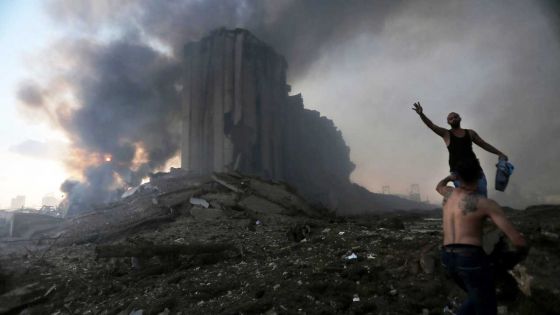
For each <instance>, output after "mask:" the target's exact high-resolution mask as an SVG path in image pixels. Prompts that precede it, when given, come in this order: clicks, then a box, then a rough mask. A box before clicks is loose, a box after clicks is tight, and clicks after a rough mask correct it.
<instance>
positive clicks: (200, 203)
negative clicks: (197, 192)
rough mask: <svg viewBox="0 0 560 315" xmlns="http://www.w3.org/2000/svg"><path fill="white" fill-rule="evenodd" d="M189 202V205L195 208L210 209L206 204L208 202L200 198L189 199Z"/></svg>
mask: <svg viewBox="0 0 560 315" xmlns="http://www.w3.org/2000/svg"><path fill="white" fill-rule="evenodd" d="M189 202H190V203H191V205H195V206H201V207H204V208H208V207H210V204H209V203H208V201H206V200H204V199H202V198H195V197H191V199H190V200H189Z"/></svg>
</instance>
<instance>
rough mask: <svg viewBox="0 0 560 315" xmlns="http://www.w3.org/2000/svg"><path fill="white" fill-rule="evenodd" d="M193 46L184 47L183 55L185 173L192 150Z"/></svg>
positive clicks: (182, 155) (188, 166)
mask: <svg viewBox="0 0 560 315" xmlns="http://www.w3.org/2000/svg"><path fill="white" fill-rule="evenodd" d="M192 50H193V45H192V44H189V45H186V46H185V50H184V54H183V58H184V59H183V91H182V93H183V104H182V109H181V110H182V131H183V136H182V138H181V167H182V168H183V169H185V170H187V171H190V170H191V167H192V165H191V163H192V157H191V155H192V150H191V147H190V146H191V132H190V129H191V124H192V123H191V109H192V100H191V91H192V86H191V84H192V83H191V82H192V77H193V68H192V61H193V53H192Z"/></svg>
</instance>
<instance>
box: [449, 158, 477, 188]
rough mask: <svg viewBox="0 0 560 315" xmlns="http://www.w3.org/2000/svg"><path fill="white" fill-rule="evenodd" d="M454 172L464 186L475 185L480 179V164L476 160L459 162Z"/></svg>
mask: <svg viewBox="0 0 560 315" xmlns="http://www.w3.org/2000/svg"><path fill="white" fill-rule="evenodd" d="M455 171H456V172H457V175H458V176H459V178H460V179H461V181H462V182H464V183H465V184H467V185H468V184H476V183H477V182H478V179H479V177H480V164H479V163H478V160H467V161H460V162H459V163H457V167H456V169H455Z"/></svg>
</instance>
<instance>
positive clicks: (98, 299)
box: [0, 170, 560, 314]
mask: <svg viewBox="0 0 560 315" xmlns="http://www.w3.org/2000/svg"><path fill="white" fill-rule="evenodd" d="M154 179H155V180H154V182H150V183H149V184H150V185H151V186H152V187H157V189H138V191H137V192H136V193H134V194H131V195H129V196H126V197H125V198H122V199H121V200H119V201H117V202H114V203H111V204H108V205H105V206H103V207H99V208H98V209H96V211H94V212H92V213H89V214H85V215H82V216H79V217H74V218H69V219H65V220H64V221H62V222H61V223H59V224H58V225H57V227H56V228H55V229H50V230H48V231H43V232H41V233H38V234H37V233H36V234H34V235H33V237H32V239H30V240H27V241H26V240H24V239H21V238H17V239H16V238H10V237H4V238H1V239H0V301H2V303H0V305H1V306H0V307H1V308H0V313H19V312H23V313H24V314H45V313H50V314H76V313H87V314H140V313H142V314H161V313H164V314H178V313H181V314H201V313H209V314H255V313H265V314H294V313H313V314H315V313H325V314H367V313H373V314H442V313H443V311H444V308H448V309H452V308H453V307H455V306H454V305H455V304H456V301H460V300H461V299H463V298H464V294H463V293H462V292H461V291H460V290H459V289H458V288H457V287H456V286H455V285H454V284H453V283H452V282H451V281H450V280H449V279H446V276H445V274H444V273H443V270H442V268H441V266H440V264H439V256H438V249H439V246H440V244H441V233H440V229H441V221H440V210H434V211H420V210H419V211H393V212H387V213H378V214H375V215H369V216H360V217H340V216H336V215H334V213H333V212H329V211H327V210H325V209H321V208H316V207H313V206H311V205H310V204H309V203H308V202H306V200H305V199H303V198H302V197H301V196H299V195H298V194H297V193H296V192H295V191H294V190H293V189H292V188H291V187H289V186H287V185H286V184H284V183H280V182H274V181H265V180H262V179H259V178H257V177H253V176H247V175H242V174H239V173H215V174H213V175H212V176H209V177H200V176H198V175H192V174H189V173H188V172H182V171H177V170H175V171H172V172H170V173H160V174H158V175H156V176H155V177H154ZM156 182H157V184H156ZM193 200H195V202H194V203H195V204H193ZM201 200H204V201H205V202H206V203H207V204H208V208H205V207H203V206H201V205H200V204H201V203H202V202H201ZM203 204H205V203H203ZM559 210H560V207H558V206H540V207H533V208H528V209H526V210H523V211H520V210H508V211H507V212H508V215H509V216H510V217H512V219H513V221H514V222H515V224H516V225H518V226H519V227H520V229H521V230H522V231H523V232H524V233H525V234H526V236H527V237H528V239H529V240H530V241H531V244H532V249H531V251H530V253H529V256H528V257H527V259H526V260H525V261H523V262H522V263H521V264H519V265H517V266H516V267H515V268H514V269H513V271H512V272H511V273H509V274H508V275H509V278H507V279H502V280H501V281H502V282H500V285H499V286H498V288H499V290H498V293H499V295H498V296H499V299H500V300H499V301H500V302H499V304H500V310H501V312H506V313H507V314H554V313H555V312H556V311H557V310H558V309H560V291H559V288H558V285H559V283H560V270H559V267H558V266H560V257H559V256H558V253H560V251H559V247H560V244H559V242H558V240H557V239H554V238H550V237H549V236H547V235H546V234H543V233H542V231H547V232H549V233H558V232H560V230H559V228H560V215H559V213H560V212H559ZM486 235H488V237H487V240H488V242H494V243H495V242H496V241H497V240H498V241H499V239H500V237H499V234H497V233H495V232H493V230H492V229H490V227H489V228H488V231H487V233H486ZM508 281H509V282H508ZM512 281H513V282H512ZM454 303H455V304H454Z"/></svg>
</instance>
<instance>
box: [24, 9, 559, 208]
mask: <svg viewBox="0 0 560 315" xmlns="http://www.w3.org/2000/svg"><path fill="white" fill-rule="evenodd" d="M46 8H47V10H49V12H51V15H52V16H53V18H54V20H55V21H57V22H58V23H60V26H61V27H63V28H68V29H71V30H72V31H71V32H69V34H68V37H67V38H65V39H64V42H65V43H64V44H63V45H60V43H58V44H57V45H55V46H54V47H53V49H56V50H57V51H59V53H58V56H59V57H58V59H55V61H56V60H58V62H59V63H60V64H65V63H68V60H70V61H71V62H72V64H73V67H66V68H64V67H62V68H63V69H64V70H63V71H62V72H63V75H61V76H57V80H58V81H62V85H63V86H67V87H69V88H70V89H71V90H72V91H74V93H75V95H76V98H77V102H78V103H79V105H80V106H79V107H78V108H73V109H71V110H62V109H60V108H59V109H58V110H56V111H52V110H51V111H48V113H49V118H50V119H51V120H53V121H56V123H57V124H58V125H60V126H62V127H63V128H64V129H65V130H66V131H67V133H68V134H69V136H70V137H71V138H72V139H71V140H72V141H73V143H74V146H75V148H77V149H79V152H81V153H82V154H85V155H87V154H88V153H89V154H101V155H103V154H110V155H111V156H112V160H111V162H110V163H109V164H103V165H99V164H95V165H87V163H84V165H85V166H79V165H81V164H80V163H75V162H74V164H77V165H78V167H82V169H83V174H84V178H85V179H86V181H85V182H83V183H81V185H80V184H77V185H67V186H72V187H71V188H74V189H76V187H79V188H80V189H79V190H80V191H82V193H81V195H85V196H86V197H80V198H81V199H80V200H85V201H83V202H84V203H86V204H87V203H88V201H91V202H95V201H96V199H95V198H97V199H101V200H100V201H105V200H106V199H107V198H109V197H110V196H111V194H110V193H108V192H102V190H103V189H100V188H99V187H95V186H96V183H99V185H101V184H103V185H106V187H115V186H118V185H116V184H117V183H116V182H115V178H116V177H115V176H114V175H115V174H117V175H119V177H120V178H122V179H123V180H124V181H127V182H129V183H131V184H135V183H137V182H138V179H139V178H141V177H142V176H143V175H144V174H146V173H147V172H149V171H152V170H154V169H156V168H157V167H161V165H163V163H165V161H166V160H167V159H169V158H170V157H171V156H173V155H174V154H175V153H176V152H177V149H178V137H179V135H178V133H177V131H178V128H177V121H176V120H175V119H174V118H176V117H178V116H179V115H178V112H179V102H178V95H179V92H178V91H177V90H178V85H177V84H178V83H179V82H180V80H179V77H180V58H181V50H182V47H183V45H184V44H185V43H186V42H188V41H191V40H197V39H199V38H201V37H202V36H204V35H206V34H208V33H209V32H210V31H211V30H212V29H215V28H218V27H228V28H234V27H243V28H247V29H249V30H250V31H251V32H253V33H254V34H255V35H256V36H257V37H259V38H260V39H261V40H263V41H265V42H267V43H269V44H270V45H271V46H273V47H274V48H275V49H276V50H277V51H278V52H279V53H281V54H283V55H285V56H286V59H287V61H288V64H289V69H290V70H289V78H290V82H291V83H293V84H295V85H296V86H297V87H299V88H301V92H303V96H304V98H305V99H306V106H310V107H313V108H317V109H319V110H320V111H321V112H322V113H323V114H325V115H327V116H328V117H330V118H331V119H333V120H334V121H335V123H336V124H337V126H338V127H339V128H340V129H341V130H342V132H343V134H344V136H345V138H346V140H347V142H348V144H349V145H350V147H351V150H352V153H351V158H352V159H353V161H354V162H356V165H357V169H356V171H355V172H354V176H353V178H354V180H356V181H358V182H359V183H361V184H363V185H365V186H366V187H367V188H369V189H370V190H373V191H378V190H379V187H381V185H382V184H391V185H392V187H395V186H398V185H397V183H396V181H398V182H401V183H405V182H406V183H413V182H417V183H423V182H428V183H429V184H427V185H426V186H422V187H425V190H424V191H426V190H428V189H430V190H432V188H431V187H432V186H433V185H432V182H433V184H435V182H437V179H439V177H443V176H444V175H445V172H446V161H445V148H444V147H443V146H441V143H439V142H438V141H437V139H435V138H430V137H435V136H434V135H431V134H429V133H430V132H428V131H426V130H423V129H422V128H425V127H423V126H422V125H421V122H419V121H418V120H416V117H414V113H413V112H412V111H410V109H409V108H410V105H411V104H412V102H414V101H416V100H418V99H420V100H421V101H423V102H425V103H424V104H425V105H426V112H427V113H428V114H430V117H431V118H432V119H433V120H434V122H436V123H439V124H440V125H444V117H445V115H446V114H447V113H448V112H450V111H457V112H459V113H461V114H462V115H463V118H464V120H463V121H464V125H465V127H470V128H474V129H476V130H477V131H479V133H480V134H481V135H483V136H486V137H485V138H486V140H488V141H489V142H491V143H492V144H495V145H496V146H497V147H499V148H501V149H503V150H504V151H505V152H506V153H508V154H509V155H510V158H511V159H512V160H513V161H514V162H516V165H517V166H518V171H517V173H516V176H517V177H516V178H517V179H519V182H515V181H514V182H512V190H511V191H510V195H508V197H509V198H510V200H512V199H511V198H514V197H515V198H518V199H519V200H517V201H516V205H519V204H527V203H532V202H540V201H543V200H544V201H546V200H547V199H546V198H548V197H550V196H552V197H554V196H556V195H558V196H559V197H560V191H558V188H556V187H557V185H555V178H554V175H553V174H559V173H560V172H559V171H558V170H559V167H558V166H557V165H555V160H557V157H558V153H557V152H559V151H560V144H558V141H554V136H555V134H557V133H558V131H559V130H558V129H559V126H560V122H559V121H558V119H557V117H560V115H558V106H557V105H556V103H557V101H556V100H557V99H558V98H559V97H560V95H559V94H558V89H557V88H555V87H556V86H559V83H560V78H559V73H560V71H559V70H560V68H559V62H558V60H557V59H558V58H557V56H558V55H559V53H560V49H559V32H558V25H559V23H558V21H559V14H558V12H559V5H558V4H557V2H555V1H544V0H543V1H535V2H527V1H521V0H519V1H493V2H491V3H488V2H487V1H447V0H433V1H422V2H417V1H414V2H413V1H395V0H387V1H361V0H351V1H338V0H303V1H297V0H285V1H278V0H263V1H259V0H254V1H250V0H232V1H222V0H206V1H198V0H192V1H179V0H169V1H156V0H144V1H109V0H99V1H86V0H83V1H77V0H54V1H51V2H49V3H48V5H47V6H46ZM551 30H552V31H551ZM58 81H57V82H58ZM49 86H52V85H45V84H42V83H33V82H25V83H23V84H22V86H21V89H20V91H19V96H20V99H21V100H22V101H23V102H25V103H26V104H27V105H29V107H30V108H34V109H37V108H41V107H44V106H46V105H45V99H46V98H48V97H49V96H50V95H51V94H52V93H53V91H51V90H49V89H48V87H49ZM56 86H58V85H56ZM309 100H311V102H310V101H309ZM404 117H406V118H404ZM428 139H430V140H433V142H430V140H428ZM418 143H422V144H423V145H422V146H417V144H418ZM139 146H141V147H142V148H143V150H144V151H145V152H146V154H147V156H148V158H147V159H146V161H147V162H145V163H142V166H141V167H138V166H135V167H134V169H133V167H132V166H133V164H135V163H133V161H134V160H135V156H137V155H138V150H139V149H138V148H139ZM528 152H531V153H530V154H529V153H528ZM536 152H537V153H538V154H535V153H536ZM481 155H483V154H481ZM434 162H437V165H438V166H437V167H435V166H433V165H434V164H433V163H434ZM491 163H493V162H490V160H489V159H488V160H487V161H484V160H483V164H484V165H485V167H486V168H489V167H492V164H491ZM107 165H109V166H107ZM106 168H108V169H109V170H110V171H102V170H103V169H106ZM90 169H91V170H90ZM529 170H530V171H529ZM434 174H438V175H434ZM440 174H441V176H440ZM487 175H488V177H489V178H490V177H491V176H492V173H491V172H487ZM107 183H111V185H107ZM66 188H67V189H69V188H68V187H66ZM67 191H68V190H67ZM71 191H74V190H71ZM76 191H78V190H76ZM83 191H86V193H84V192H83ZM514 192H516V193H514ZM517 192H518V193H517ZM99 194H104V196H109V197H107V198H100V197H95V196H99ZM430 196H431V197H432V200H433V195H430ZM547 196H548V197H547ZM109 199H110V198H109Z"/></svg>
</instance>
